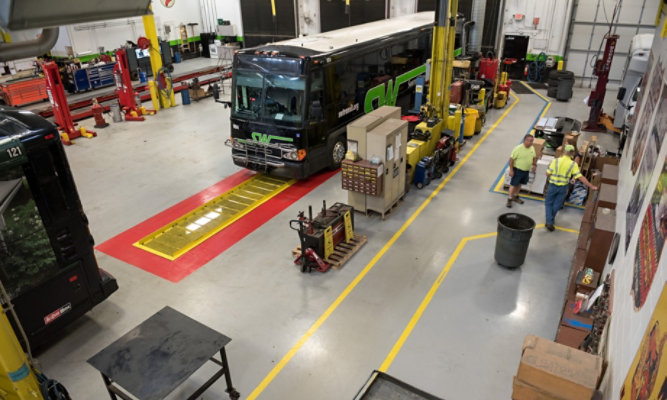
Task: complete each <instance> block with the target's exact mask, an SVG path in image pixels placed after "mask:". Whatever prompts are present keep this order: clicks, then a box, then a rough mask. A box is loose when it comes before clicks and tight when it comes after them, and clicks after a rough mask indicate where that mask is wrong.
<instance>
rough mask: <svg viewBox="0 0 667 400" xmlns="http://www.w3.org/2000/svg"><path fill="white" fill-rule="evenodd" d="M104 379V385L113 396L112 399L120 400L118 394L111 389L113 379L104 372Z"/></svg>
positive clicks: (110, 395)
mask: <svg viewBox="0 0 667 400" xmlns="http://www.w3.org/2000/svg"><path fill="white" fill-rule="evenodd" d="M102 379H104V387H105V388H106V389H107V392H109V397H111V399H112V400H118V397H116V394H115V393H114V392H113V391H112V390H111V379H109V378H108V377H107V376H106V375H104V374H102Z"/></svg>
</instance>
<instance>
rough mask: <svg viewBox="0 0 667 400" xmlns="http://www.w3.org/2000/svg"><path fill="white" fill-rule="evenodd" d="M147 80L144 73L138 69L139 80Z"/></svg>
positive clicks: (143, 81) (142, 81)
mask: <svg viewBox="0 0 667 400" xmlns="http://www.w3.org/2000/svg"><path fill="white" fill-rule="evenodd" d="M147 81H148V80H147V79H146V73H145V72H144V71H139V82H141V83H146V82H147Z"/></svg>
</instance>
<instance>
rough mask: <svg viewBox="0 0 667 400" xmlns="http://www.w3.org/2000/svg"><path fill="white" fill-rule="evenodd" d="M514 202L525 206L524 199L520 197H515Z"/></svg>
mask: <svg viewBox="0 0 667 400" xmlns="http://www.w3.org/2000/svg"><path fill="white" fill-rule="evenodd" d="M512 200H514V201H516V202H517V203H519V204H523V199H522V198H521V197H519V195H516V196H514V198H513V199H512Z"/></svg>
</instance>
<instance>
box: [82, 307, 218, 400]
mask: <svg viewBox="0 0 667 400" xmlns="http://www.w3.org/2000/svg"><path fill="white" fill-rule="evenodd" d="M230 341H231V339H230V338H228V337H227V336H225V335H223V334H221V333H219V332H216V331H214V330H213V329H211V328H209V327H207V326H205V325H202V324H201V323H199V322H197V321H195V320H194V319H192V318H190V317H188V316H186V315H183V314H181V313H180V312H178V311H176V310H174V309H173V308H171V307H165V308H163V309H162V310H160V311H158V312H157V313H155V314H154V315H153V316H152V317H150V318H148V319H147V320H146V321H144V322H142V323H141V324H140V325H139V326H137V327H136V328H134V329H132V330H131V331H129V332H128V333H126V334H125V335H123V336H122V337H121V338H120V339H118V340H116V341H115V342H113V343H112V344H111V345H109V346H107V347H106V348H105V349H103V350H102V351H100V352H99V353H97V354H96V355H94V356H93V357H91V358H90V359H89V360H88V363H89V364H90V365H92V366H93V367H95V368H96V369H97V370H99V371H100V372H101V373H103V374H104V375H106V376H107V377H109V378H110V379H111V380H112V381H114V382H116V383H117V384H118V385H119V386H120V387H122V388H123V389H125V390H127V391H128V392H129V393H131V394H132V395H133V396H135V397H137V398H139V399H140V400H158V399H163V398H164V397H165V396H167V395H168V394H169V393H171V392H172V391H173V390H174V389H176V388H177V387H178V386H179V385H180V384H181V383H183V382H184V381H185V380H186V379H187V378H188V377H189V376H190V375H192V374H193V373H194V372H195V371H196V370H198V369H199V368H200V367H201V366H202V365H204V363H206V361H208V360H209V359H210V358H211V357H212V356H213V355H215V354H216V353H217V352H218V351H220V349H222V348H223V347H224V346H225V345H227V343H229V342H230Z"/></svg>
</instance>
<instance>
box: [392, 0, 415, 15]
mask: <svg viewBox="0 0 667 400" xmlns="http://www.w3.org/2000/svg"><path fill="white" fill-rule="evenodd" d="M416 12H417V2H416V1H414V0H390V5H389V18H394V17H400V16H401V15H410V14H414V13H416Z"/></svg>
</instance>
